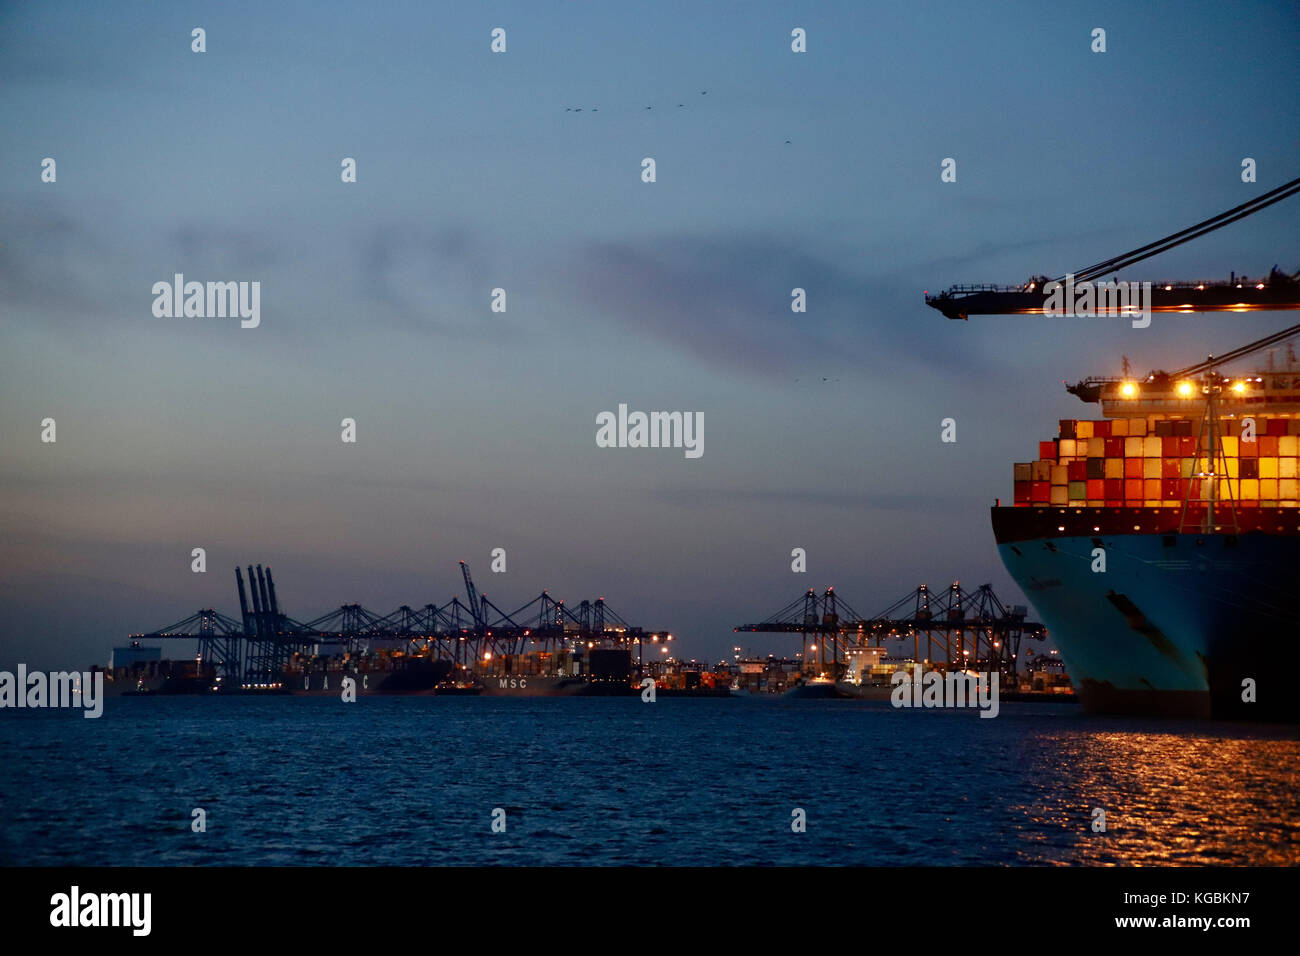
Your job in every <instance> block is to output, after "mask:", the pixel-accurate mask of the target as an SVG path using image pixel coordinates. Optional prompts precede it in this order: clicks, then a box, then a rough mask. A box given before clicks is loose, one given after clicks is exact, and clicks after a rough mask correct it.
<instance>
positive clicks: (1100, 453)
mask: <svg viewBox="0 0 1300 956" xmlns="http://www.w3.org/2000/svg"><path fill="white" fill-rule="evenodd" d="M1105 456H1106V439H1104V438H1089V439H1088V457H1089V458H1104V457H1105Z"/></svg>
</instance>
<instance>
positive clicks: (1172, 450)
mask: <svg viewBox="0 0 1300 956" xmlns="http://www.w3.org/2000/svg"><path fill="white" fill-rule="evenodd" d="M1179 441H1181V439H1180V438H1179V437H1178V436H1177V435H1166V436H1165V437H1164V438H1161V439H1160V454H1161V455H1163V456H1164V457H1165V458H1177V457H1178V442H1179Z"/></svg>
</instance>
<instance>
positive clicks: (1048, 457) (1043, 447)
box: [1038, 439, 1057, 461]
mask: <svg viewBox="0 0 1300 956" xmlns="http://www.w3.org/2000/svg"><path fill="white" fill-rule="evenodd" d="M1056 457H1057V455H1056V439H1052V440H1051V441H1040V442H1039V443H1038V458H1039V460H1040V461H1056Z"/></svg>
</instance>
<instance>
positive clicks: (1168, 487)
mask: <svg viewBox="0 0 1300 956" xmlns="http://www.w3.org/2000/svg"><path fill="white" fill-rule="evenodd" d="M1182 483H1183V480H1182V479H1181V478H1162V479H1161V481H1160V497H1161V498H1164V499H1166V500H1168V499H1170V498H1179V499H1181V498H1182V497H1183V489H1182V487H1181V485H1182Z"/></svg>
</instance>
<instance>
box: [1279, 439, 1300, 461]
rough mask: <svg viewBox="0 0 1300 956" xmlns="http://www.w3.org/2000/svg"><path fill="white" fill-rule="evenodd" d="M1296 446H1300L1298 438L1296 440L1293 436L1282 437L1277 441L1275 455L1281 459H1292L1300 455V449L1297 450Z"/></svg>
mask: <svg viewBox="0 0 1300 956" xmlns="http://www.w3.org/2000/svg"><path fill="white" fill-rule="evenodd" d="M1298 444H1300V438H1296V436H1295V435H1282V436H1280V437H1279V438H1278V440H1277V453H1278V454H1279V455H1281V456H1282V457H1283V458H1286V457H1287V456H1290V457H1292V458H1294V457H1295V456H1296V455H1300V448H1297V445H1298Z"/></svg>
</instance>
